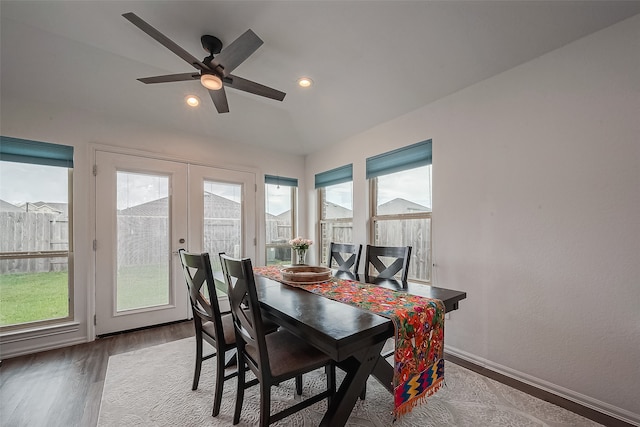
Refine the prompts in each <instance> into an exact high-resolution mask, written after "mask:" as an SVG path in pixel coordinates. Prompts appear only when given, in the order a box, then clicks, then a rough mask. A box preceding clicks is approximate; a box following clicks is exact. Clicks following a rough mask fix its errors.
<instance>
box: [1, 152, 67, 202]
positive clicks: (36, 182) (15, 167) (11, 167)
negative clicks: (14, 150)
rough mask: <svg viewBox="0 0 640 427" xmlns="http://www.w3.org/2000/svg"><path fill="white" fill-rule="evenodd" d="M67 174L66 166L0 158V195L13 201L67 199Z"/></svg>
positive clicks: (62, 200) (56, 200)
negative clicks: (5, 160)
mask: <svg viewBox="0 0 640 427" xmlns="http://www.w3.org/2000/svg"><path fill="white" fill-rule="evenodd" d="M67 176H68V172H67V169H66V168H61V167H55V166H41V165H32V164H29V163H14V162H2V161H0V199H2V200H4V201H5V202H9V203H12V204H14V205H17V204H21V203H25V202H39V201H43V202H55V203H67V202H68V201H69V200H68V199H69V197H68V194H67V193H68V191H67V189H68V185H67Z"/></svg>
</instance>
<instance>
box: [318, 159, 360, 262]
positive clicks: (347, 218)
mask: <svg viewBox="0 0 640 427" xmlns="http://www.w3.org/2000/svg"><path fill="white" fill-rule="evenodd" d="M316 189H317V190H318V206H319V209H320V212H319V215H318V217H319V218H320V223H319V230H318V236H319V243H320V244H319V245H318V248H319V251H320V263H321V264H323V265H327V264H328V262H329V260H328V258H327V253H328V252H329V245H330V244H331V242H336V243H352V242H353V167H352V165H347V166H343V167H340V168H337V169H332V170H330V171H327V172H323V173H319V174H317V175H316Z"/></svg>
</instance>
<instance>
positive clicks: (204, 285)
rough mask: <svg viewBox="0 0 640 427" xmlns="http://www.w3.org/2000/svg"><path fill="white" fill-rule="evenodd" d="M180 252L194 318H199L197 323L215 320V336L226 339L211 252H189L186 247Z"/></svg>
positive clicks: (217, 338)
mask: <svg viewBox="0 0 640 427" xmlns="http://www.w3.org/2000/svg"><path fill="white" fill-rule="evenodd" d="M178 253H179V254H180V261H181V262H182V272H183V274H184V279H185V281H186V282H187V289H188V290H189V299H190V301H191V310H192V311H193V316H194V319H196V317H197V318H198V319H196V325H197V324H198V321H200V322H201V321H202V320H204V321H211V322H213V324H214V327H215V336H214V338H215V339H216V341H218V340H224V332H223V329H222V313H221V312H220V305H219V303H218V294H217V292H216V287H215V283H214V279H213V271H212V270H211V260H210V258H209V254H208V253H189V252H186V251H185V250H184V249H180V250H179V251H178ZM205 289H206V291H207V293H208V299H207V296H205V294H204V293H203V292H204V290H205ZM200 326H201V323H200ZM196 327H197V326H196ZM220 342H224V341H220Z"/></svg>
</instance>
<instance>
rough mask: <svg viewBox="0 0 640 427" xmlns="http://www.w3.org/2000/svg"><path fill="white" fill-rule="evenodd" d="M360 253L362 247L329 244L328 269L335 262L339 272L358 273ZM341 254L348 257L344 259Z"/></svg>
mask: <svg viewBox="0 0 640 427" xmlns="http://www.w3.org/2000/svg"><path fill="white" fill-rule="evenodd" d="M361 253H362V245H352V244H347V243H334V242H331V245H330V246H329V268H331V267H332V266H333V262H334V261H335V263H336V266H337V267H338V270H339V271H351V272H352V273H358V267H359V266H360V254H361ZM343 254H345V255H349V257H348V258H347V259H345V258H344V257H343Z"/></svg>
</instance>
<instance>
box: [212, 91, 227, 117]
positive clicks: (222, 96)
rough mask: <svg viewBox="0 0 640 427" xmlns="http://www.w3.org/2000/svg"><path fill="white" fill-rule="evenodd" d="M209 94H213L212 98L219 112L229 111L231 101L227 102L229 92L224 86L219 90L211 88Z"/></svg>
mask: <svg viewBox="0 0 640 427" xmlns="http://www.w3.org/2000/svg"><path fill="white" fill-rule="evenodd" d="M209 95H211V100H212V101H213V104H214V105H215V106H216V110H218V113H228V112H229V103H228V102H227V93H226V92H225V91H224V86H223V87H221V88H220V89H218V90H209Z"/></svg>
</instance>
